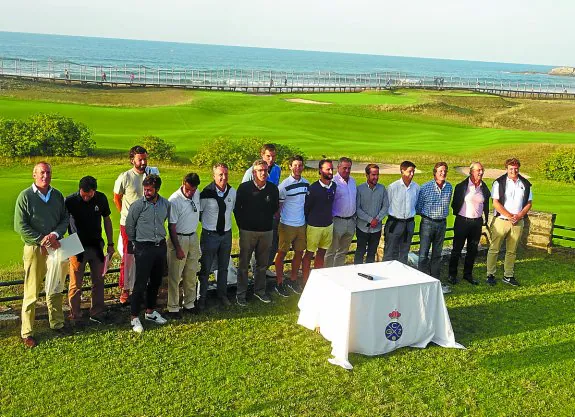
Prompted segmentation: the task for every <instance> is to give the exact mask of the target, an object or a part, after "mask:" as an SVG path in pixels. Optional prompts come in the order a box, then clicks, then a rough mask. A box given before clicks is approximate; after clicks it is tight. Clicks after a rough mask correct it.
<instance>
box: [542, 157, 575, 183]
mask: <svg viewBox="0 0 575 417" xmlns="http://www.w3.org/2000/svg"><path fill="white" fill-rule="evenodd" d="M543 166H544V170H545V177H546V178H547V179H550V180H556V181H561V182H567V183H575V148H571V149H562V150H560V151H557V152H555V153H553V154H551V155H550V156H549V158H547V160H546V161H545V162H544V165H543Z"/></svg>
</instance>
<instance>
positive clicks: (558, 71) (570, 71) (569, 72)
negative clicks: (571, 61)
mask: <svg viewBox="0 0 575 417" xmlns="http://www.w3.org/2000/svg"><path fill="white" fill-rule="evenodd" d="M549 75H566V76H570V77H575V68H574V67H558V68H553V69H552V70H551V71H549Z"/></svg>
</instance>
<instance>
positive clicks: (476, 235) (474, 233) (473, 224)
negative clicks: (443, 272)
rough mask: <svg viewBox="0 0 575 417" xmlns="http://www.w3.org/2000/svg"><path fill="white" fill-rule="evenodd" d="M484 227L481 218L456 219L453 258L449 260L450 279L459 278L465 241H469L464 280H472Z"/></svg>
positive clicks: (460, 217)
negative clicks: (458, 273) (459, 267)
mask: <svg viewBox="0 0 575 417" xmlns="http://www.w3.org/2000/svg"><path fill="white" fill-rule="evenodd" d="M482 226H483V219H482V218H481V217H479V218H477V219H470V218H468V217H463V216H459V215H457V216H456V217H455V224H454V225H453V249H452V250H451V258H450V259H449V276H450V277H457V266H458V264H459V257H460V256H461V249H463V245H464V244H465V241H467V254H466V255H465V264H464V266H463V278H471V277H472V276H473V264H474V263H475V257H476V256H477V246H478V245H479V240H480V239H481V229H482Z"/></svg>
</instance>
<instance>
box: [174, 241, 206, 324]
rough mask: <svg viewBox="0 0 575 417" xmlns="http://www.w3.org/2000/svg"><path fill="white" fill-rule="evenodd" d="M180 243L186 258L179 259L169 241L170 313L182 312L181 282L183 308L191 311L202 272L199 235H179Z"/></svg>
mask: <svg viewBox="0 0 575 417" xmlns="http://www.w3.org/2000/svg"><path fill="white" fill-rule="evenodd" d="M178 242H179V243H180V247H181V248H182V250H183V251H184V254H185V258H184V259H178V258H177V256H176V248H175V247H174V244H173V243H172V241H171V240H168V265H169V267H168V271H169V272H168V311H169V312H171V313H176V312H178V311H180V282H181V283H182V290H183V293H184V294H183V303H182V305H183V307H184V308H187V309H190V308H193V307H194V302H195V301H196V288H197V283H198V278H197V274H198V271H199V270H200V245H199V242H198V234H197V233H191V234H180V233H178Z"/></svg>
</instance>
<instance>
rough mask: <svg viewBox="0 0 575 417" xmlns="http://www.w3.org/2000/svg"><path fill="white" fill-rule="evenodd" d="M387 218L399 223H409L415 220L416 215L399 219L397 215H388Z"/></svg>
mask: <svg viewBox="0 0 575 417" xmlns="http://www.w3.org/2000/svg"><path fill="white" fill-rule="evenodd" d="M387 219H388V220H391V221H394V222H399V223H409V222H412V221H413V219H414V217H410V218H409V219H398V218H397V217H393V216H387Z"/></svg>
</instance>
